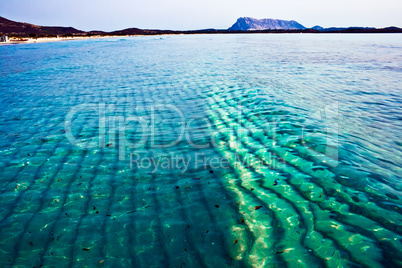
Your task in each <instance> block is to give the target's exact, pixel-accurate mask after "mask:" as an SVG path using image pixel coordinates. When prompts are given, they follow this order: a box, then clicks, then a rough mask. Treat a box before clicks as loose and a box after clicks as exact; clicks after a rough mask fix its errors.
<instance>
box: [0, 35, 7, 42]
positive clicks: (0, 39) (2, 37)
mask: <svg viewBox="0 0 402 268" xmlns="http://www.w3.org/2000/svg"><path fill="white" fill-rule="evenodd" d="M7 41H8V37H7V36H0V42H7Z"/></svg>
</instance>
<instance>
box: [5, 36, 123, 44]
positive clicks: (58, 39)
mask: <svg viewBox="0 0 402 268" xmlns="http://www.w3.org/2000/svg"><path fill="white" fill-rule="evenodd" d="M127 36H128V35H127ZM115 37H122V36H117V35H116V36H115V35H108V36H106V35H94V36H73V37H39V38H30V37H26V38H25V37H24V38H11V39H10V40H9V41H7V42H0V46H1V45H17V44H35V43H51V42H62V41H73V40H84V39H101V38H115ZM17 39H22V40H17Z"/></svg>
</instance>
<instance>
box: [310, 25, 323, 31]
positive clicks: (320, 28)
mask: <svg viewBox="0 0 402 268" xmlns="http://www.w3.org/2000/svg"><path fill="white" fill-rule="evenodd" d="M311 29H313V30H317V31H322V30H324V28H323V27H321V26H319V25H316V26H314V27H311Z"/></svg>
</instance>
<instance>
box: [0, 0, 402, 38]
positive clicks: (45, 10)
mask: <svg viewBox="0 0 402 268" xmlns="http://www.w3.org/2000/svg"><path fill="white" fill-rule="evenodd" d="M401 14H402V1H401V0H382V1H379V0H337V1H335V0H275V1H272V0H247V1H246V0H203V1H201V0H146V1H145V0H143V1H139V0H0V16H2V17H5V18H7V19H10V20H15V21H20V22H28V23H32V24H37V25H42V26H72V27H75V28H77V29H79V30H84V31H90V30H104V31H113V30H121V29H125V28H130V27H136V28H142V29H169V30H191V29H207V28H215V29H227V28H229V27H230V26H231V25H232V24H233V23H235V22H236V19H237V18H239V17H252V18H257V19H262V18H273V19H284V20H296V21H297V22H299V23H301V24H302V25H304V26H305V27H312V26H315V25H320V26H322V27H332V26H336V27H348V26H365V27H388V26H397V27H402V16H401Z"/></svg>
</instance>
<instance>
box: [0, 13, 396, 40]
mask: <svg viewBox="0 0 402 268" xmlns="http://www.w3.org/2000/svg"><path fill="white" fill-rule="evenodd" d="M300 32H303V33H402V29H401V28H397V27H388V28H381V29H376V28H368V27H349V28H335V27H332V28H323V27H321V26H318V25H317V26H314V27H312V28H310V29H307V28H306V27H304V26H303V25H301V24H300V23H298V22H296V21H294V20H291V21H286V20H274V19H262V20H257V19H253V18H239V19H238V20H237V21H236V23H235V24H233V26H232V27H230V28H229V29H228V30H221V29H203V30H190V31H172V30H146V29H138V28H128V29H123V30H118V31H113V32H103V31H90V32H85V31H80V30H77V29H75V28H72V27H49V26H38V25H34V24H29V23H22V22H16V21H12V20H8V19H6V18H3V17H0V36H3V35H6V36H10V37H50V36H57V35H60V36H94V35H101V36H110V35H161V34H236V33H242V34H246V33H247V34H253V33H300Z"/></svg>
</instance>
